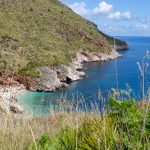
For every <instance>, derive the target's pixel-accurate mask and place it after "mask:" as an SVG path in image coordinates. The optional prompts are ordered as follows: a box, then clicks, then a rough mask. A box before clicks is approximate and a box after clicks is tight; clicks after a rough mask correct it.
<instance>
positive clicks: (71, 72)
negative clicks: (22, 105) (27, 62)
mask: <svg viewBox="0 0 150 150" xmlns="http://www.w3.org/2000/svg"><path fill="white" fill-rule="evenodd" d="M120 57H123V56H122V55H121V54H119V53H118V52H117V51H115V50H113V51H112V52H111V53H108V54H105V53H101V52H99V53H96V52H88V51H82V50H80V51H78V52H77V53H76V58H75V59H74V60H72V63H71V64H70V65H68V66H66V65H63V64H60V65H57V66H55V67H53V68H51V67H47V66H46V67H41V68H38V71H39V73H40V78H37V79H31V78H27V77H20V76H15V77H14V78H15V80H16V81H17V82H19V83H21V84H23V85H24V86H25V87H26V88H27V89H28V90H31V91H41V92H43V91H44V92H54V91H56V90H60V89H63V88H67V87H68V86H69V85H68V84H67V83H68V82H73V81H77V80H80V79H82V78H83V77H85V76H86V74H85V73H84V71H83V62H87V63H88V62H95V61H108V60H113V59H116V58H120Z"/></svg>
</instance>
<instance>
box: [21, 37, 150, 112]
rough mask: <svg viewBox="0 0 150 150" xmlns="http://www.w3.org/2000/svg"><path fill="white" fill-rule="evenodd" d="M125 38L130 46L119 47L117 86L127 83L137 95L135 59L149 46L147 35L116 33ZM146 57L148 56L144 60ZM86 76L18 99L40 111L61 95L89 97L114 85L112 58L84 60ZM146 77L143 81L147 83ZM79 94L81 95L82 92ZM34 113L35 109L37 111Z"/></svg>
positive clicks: (138, 81)
mask: <svg viewBox="0 0 150 150" xmlns="http://www.w3.org/2000/svg"><path fill="white" fill-rule="evenodd" d="M119 38H120V39H122V40H124V41H126V42H127V43H128V45H129V50H121V51H119V53H121V54H123V56H124V57H123V58H119V59H117V60H116V61H117V68H118V69H117V70H118V83H119V84H118V86H119V89H126V85H127V84H128V85H129V86H130V87H131V89H133V91H134V93H135V95H136V97H140V95H141V79H140V78H141V77H140V73H139V69H138V66H137V62H138V61H139V62H141V60H142V58H143V56H144V54H145V51H146V50H150V38H149V37H119ZM146 61H148V60H146ZM84 71H85V72H86V74H87V76H88V77H86V78H83V79H82V80H80V81H76V82H72V83H71V84H70V86H69V87H68V88H67V89H64V90H63V91H59V92H56V93H39V92H35V93H34V92H26V93H25V94H23V95H21V96H20V97H19V103H21V104H22V103H23V105H24V107H25V108H26V107H29V106H30V107H31V109H32V107H34V106H35V107H37V106H38V107H40V108H41V109H42V110H43V111H47V109H48V108H49V107H50V106H49V105H50V102H52V101H55V100H56V99H58V98H59V97H62V95H63V96H64V95H65V96H66V97H67V98H68V99H73V98H74V97H76V99H77V98H80V97H84V98H85V100H86V98H87V99H88V98H89V97H90V96H93V95H94V94H95V93H97V92H98V91H99V90H101V91H107V90H110V89H111V88H116V70H115V61H114V60H111V61H108V62H93V63H86V64H84ZM148 83H149V81H146V85H147V84H148ZM81 95H82V96H81ZM36 113H37V112H36Z"/></svg>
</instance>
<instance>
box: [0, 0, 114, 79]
mask: <svg viewBox="0 0 150 150" xmlns="http://www.w3.org/2000/svg"><path fill="white" fill-rule="evenodd" d="M0 18H1V19H0V49H1V51H0V57H1V59H0V63H1V71H6V70H7V71H13V72H15V73H16V72H19V74H22V75H27V76H32V77H36V76H37V75H38V73H37V71H36V69H35V68H37V67H39V66H53V65H57V64H69V62H70V61H71V59H72V58H74V57H75V52H76V51H77V50H79V49H83V50H88V51H101V52H105V53H106V52H107V53H109V52H110V51H111V45H110V43H111V39H109V38H108V37H107V36H106V37H105V36H103V34H102V33H101V32H100V31H98V29H97V27H96V26H95V25H94V24H93V23H91V22H90V21H87V20H85V19H83V18H81V17H80V16H79V15H77V14H75V13H74V12H73V11H72V10H71V9H69V8H68V7H66V6H65V5H64V4H62V3H60V2H59V1H57V0H50V1H48V0H25V1H24V0H21V1H20V0H3V1H0ZM109 40H110V41H109Z"/></svg>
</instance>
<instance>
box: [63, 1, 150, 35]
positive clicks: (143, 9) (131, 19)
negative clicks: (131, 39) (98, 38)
mask: <svg viewBox="0 0 150 150" xmlns="http://www.w3.org/2000/svg"><path fill="white" fill-rule="evenodd" d="M60 1H61V2H63V3H64V4H66V5H67V6H68V7H70V8H71V9H72V10H73V11H74V12H76V13H77V14H79V15H81V16H82V17H84V18H86V19H88V20H90V21H92V22H94V23H95V24H96V25H97V26H98V28H99V29H100V30H101V31H103V32H105V33H107V34H109V35H112V36H150V0H60Z"/></svg>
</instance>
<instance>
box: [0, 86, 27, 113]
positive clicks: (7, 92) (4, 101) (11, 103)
mask: <svg viewBox="0 0 150 150" xmlns="http://www.w3.org/2000/svg"><path fill="white" fill-rule="evenodd" d="M25 91H26V88H25V87H24V86H23V85H15V86H1V87H0V98H1V99H0V107H1V110H2V111H3V112H5V113H8V114H10V113H11V112H13V113H22V112H23V106H20V105H19V104H18V103H17V101H18V100H17V99H18V96H19V95H20V94H22V93H23V92H25Z"/></svg>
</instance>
